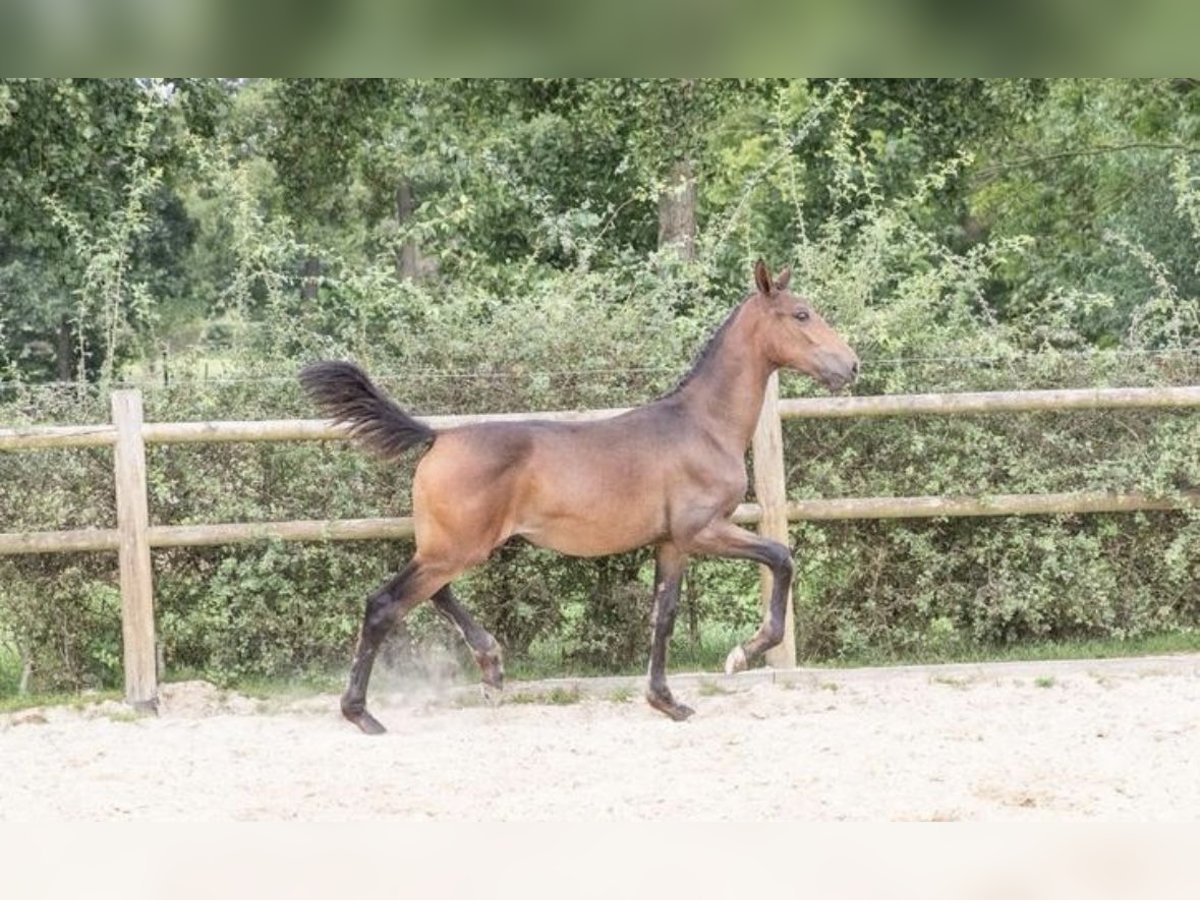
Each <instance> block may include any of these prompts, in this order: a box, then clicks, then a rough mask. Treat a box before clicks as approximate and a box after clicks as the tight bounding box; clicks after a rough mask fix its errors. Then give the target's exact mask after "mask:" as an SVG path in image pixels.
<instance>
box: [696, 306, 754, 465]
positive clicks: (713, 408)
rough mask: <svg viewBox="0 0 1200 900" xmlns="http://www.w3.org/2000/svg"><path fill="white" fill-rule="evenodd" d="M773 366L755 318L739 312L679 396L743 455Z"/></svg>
mask: <svg viewBox="0 0 1200 900" xmlns="http://www.w3.org/2000/svg"><path fill="white" fill-rule="evenodd" d="M775 369H776V366H775V365H773V364H772V363H771V362H769V361H768V360H767V358H766V357H765V356H763V354H762V353H761V351H759V350H758V348H757V347H756V346H755V343H754V340H753V330H752V322H750V321H749V320H748V319H746V318H745V317H743V316H741V315H739V316H738V318H737V319H735V320H734V321H732V322H730V323H729V327H728V329H727V330H726V334H725V335H724V337H723V339H722V341H721V343H720V345H719V346H717V347H716V348H714V351H713V353H712V354H711V355H710V356H708V357H707V358H706V359H704V360H703V361H702V362H701V363H700V364H699V366H698V367H697V369H696V370H695V372H694V373H693V375H692V377H691V378H690V379H689V380H688V382H687V384H685V385H684V386H683V388H682V389H681V390H680V392H679V396H680V399H681V400H682V401H683V403H684V404H685V405H686V406H687V408H688V409H689V411H690V412H691V413H692V415H693V416H694V417H695V418H697V419H698V420H699V421H700V422H701V424H702V425H704V426H705V428H706V429H707V430H708V431H709V433H710V434H712V435H713V436H714V437H715V438H716V439H717V440H718V441H719V442H720V443H721V445H722V446H723V447H725V448H726V449H727V450H729V451H730V452H731V453H736V454H738V455H741V454H744V453H745V452H746V448H747V447H748V446H749V445H750V439H751V438H752V437H753V436H754V428H755V426H756V425H757V424H758V416H759V413H760V412H762V405H763V395H764V394H765V393H766V389H767V379H768V378H770V377H771V373H772V372H774V371H775Z"/></svg>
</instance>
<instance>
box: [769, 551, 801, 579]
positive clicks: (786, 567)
mask: <svg viewBox="0 0 1200 900" xmlns="http://www.w3.org/2000/svg"><path fill="white" fill-rule="evenodd" d="M773 557H774V558H773V559H772V560H771V574H772V575H774V576H775V577H776V578H777V579H779V580H780V581H783V582H786V583H788V584H791V581H792V576H793V575H794V574H795V572H796V566H795V564H794V563H793V562H792V555H791V553H790V552H788V549H787V547H785V546H783V545H782V544H779V545H778V550H777V552H775V553H774V554H773Z"/></svg>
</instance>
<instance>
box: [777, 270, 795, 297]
mask: <svg viewBox="0 0 1200 900" xmlns="http://www.w3.org/2000/svg"><path fill="white" fill-rule="evenodd" d="M791 280H792V267H791V266H784V267H783V271H782V272H780V273H779V274H778V275H776V276H775V290H777V291H786V290H787V286H788V282H789V281H791Z"/></svg>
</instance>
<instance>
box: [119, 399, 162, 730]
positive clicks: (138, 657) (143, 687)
mask: <svg viewBox="0 0 1200 900" xmlns="http://www.w3.org/2000/svg"><path fill="white" fill-rule="evenodd" d="M112 417H113V425H115V426H116V429H117V442H116V446H115V448H114V451H113V470H114V475H115V482H116V490H117V536H118V540H119V544H118V549H117V553H118V558H119V565H120V570H121V643H122V647H123V655H124V667H125V702H126V703H128V704H129V705H130V706H133V707H134V708H136V709H140V710H144V711H147V712H155V711H157V709H158V674H157V672H156V670H155V663H156V658H155V652H154V589H153V584H152V580H151V571H150V541H149V536H148V531H147V530H148V528H149V526H150V510H149V504H148V502H147V499H146V445H145V443H144V442H143V441H142V395H141V392H140V391H137V390H122V391H113V393H112Z"/></svg>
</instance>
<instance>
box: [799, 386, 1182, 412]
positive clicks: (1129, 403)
mask: <svg viewBox="0 0 1200 900" xmlns="http://www.w3.org/2000/svg"><path fill="white" fill-rule="evenodd" d="M1172 408H1175V409H1187V408H1200V387H1156V388H1086V389H1082V390H1061V391H986V392H980V393H971V394H879V395H876V396H868V397H795V398H793V399H791V400H780V401H779V415H780V416H781V417H782V418H803V419H848V418H861V417H867V416H962V415H970V414H975V413H1002V412H1064V411H1067V410H1077V409H1172Z"/></svg>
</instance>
